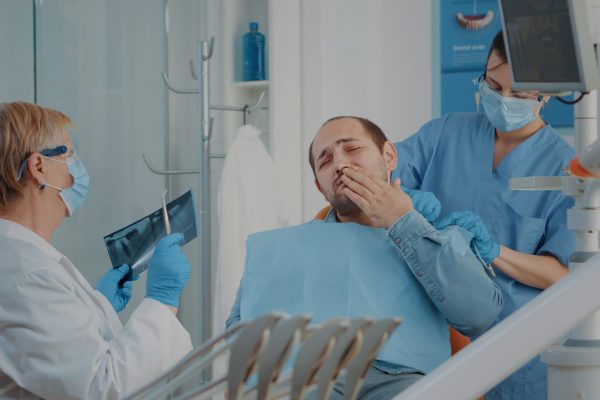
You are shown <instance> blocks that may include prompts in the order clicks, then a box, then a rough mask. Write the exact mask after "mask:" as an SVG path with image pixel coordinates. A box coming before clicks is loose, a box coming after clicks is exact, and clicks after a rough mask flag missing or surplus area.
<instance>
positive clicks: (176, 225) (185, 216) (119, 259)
mask: <svg viewBox="0 0 600 400" xmlns="http://www.w3.org/2000/svg"><path fill="white" fill-rule="evenodd" d="M157 203H158V204H160V202H159V201H158V198H157ZM167 213H168V215H169V220H170V222H171V231H172V232H173V233H181V234H182V235H183V244H187V243H188V242H190V241H191V240H192V239H194V238H196V237H197V236H198V233H197V230H196V212H195V203H194V199H193V196H192V191H191V190H188V191H187V192H186V193H184V194H182V195H181V196H179V197H178V198H176V199H175V200H173V201H171V202H169V203H168V204H167ZM164 236H165V224H164V219H163V213H162V208H159V209H158V210H156V211H154V212H153V213H152V214H150V215H147V216H146V217H144V218H142V219H140V220H137V221H135V222H134V223H132V224H130V225H127V226H126V227H124V228H121V229H119V230H118V231H115V232H113V233H111V234H110V235H107V236H105V237H104V244H105V245H106V249H107V250H108V255H109V257H110V261H111V263H112V265H113V268H118V267H120V266H121V265H123V264H128V265H129V266H130V267H131V270H130V273H129V275H128V276H127V277H125V280H130V279H131V278H133V277H135V276H137V275H139V274H140V273H142V272H144V271H145V270H146V269H147V268H148V264H149V263H150V258H152V254H154V249H155V247H156V244H157V243H158V241H159V240H160V239H161V238H163V237H164Z"/></svg>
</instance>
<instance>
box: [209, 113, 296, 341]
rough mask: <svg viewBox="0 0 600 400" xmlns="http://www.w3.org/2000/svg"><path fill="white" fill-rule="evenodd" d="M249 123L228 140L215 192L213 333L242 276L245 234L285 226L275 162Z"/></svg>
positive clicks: (221, 326) (222, 322)
mask: <svg viewBox="0 0 600 400" xmlns="http://www.w3.org/2000/svg"><path fill="white" fill-rule="evenodd" d="M260 134H261V132H260V131H259V130H258V129H256V128H255V127H254V126H252V125H244V126H242V127H241V128H239V129H238V131H237V133H236V137H235V139H234V141H233V143H232V144H231V146H229V149H228V151H227V156H226V158H225V164H224V165H223V173H222V175H221V181H220V182H219V189H218V193H217V216H218V221H219V228H220V230H219V241H218V243H219V244H218V254H217V265H216V268H215V290H214V308H213V333H214V334H215V335H216V334H219V333H221V332H223V329H224V328H225V321H226V319H227V317H228V316H229V312H230V311H231V306H232V305H233V302H234V300H235V293H236V291H237V288H238V286H239V283H240V279H241V278H242V273H243V269H244V260H245V255H246V237H247V236H248V235H249V234H251V233H254V232H259V231H264V230H267V229H273V228H277V227H281V226H283V223H284V218H283V211H282V210H283V207H282V204H281V198H282V196H281V194H280V192H279V189H278V187H277V178H276V173H275V165H274V163H273V160H272V158H271V156H270V155H269V153H268V151H267V149H266V148H265V146H264V145H263V143H262V141H261V139H260Z"/></svg>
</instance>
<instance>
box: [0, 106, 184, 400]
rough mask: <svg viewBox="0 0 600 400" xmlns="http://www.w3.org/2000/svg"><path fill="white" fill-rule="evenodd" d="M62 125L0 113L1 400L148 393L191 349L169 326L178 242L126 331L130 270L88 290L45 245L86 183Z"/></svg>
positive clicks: (161, 256) (38, 113) (31, 111)
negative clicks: (121, 282) (148, 387)
mask: <svg viewBox="0 0 600 400" xmlns="http://www.w3.org/2000/svg"><path fill="white" fill-rule="evenodd" d="M70 122H71V121H70V120H69V118H68V117H67V116H65V115H64V114H62V113H60V112H58V111H55V110H51V109H47V108H42V107H39V106H37V105H34V104H29V103H4V104H0V157H1V159H2V163H1V165H0V255H1V259H0V275H1V276H2V278H1V279H0V398H3V399H6V398H8V399H22V398H27V399H37V398H45V399H84V398H85V399H116V398H122V397H125V396H126V395H127V394H129V393H131V392H132V391H134V390H135V389H137V388H139V387H140V386H142V385H144V384H146V383H148V382H150V381H151V380H152V379H153V378H155V377H157V376H158V375H159V374H160V373H161V372H162V371H164V370H165V369H166V368H168V367H170V366H172V365H174V364H175V363H176V362H177V361H179V360H180V359H181V358H182V357H183V356H184V355H185V354H186V353H188V352H189V351H190V350H191V348H192V345H191V341H190V337H189V334H188V333H187V331H186V330H185V329H184V328H183V326H182V325H181V324H180V323H179V321H178V320H177V318H176V316H175V314H176V312H177V307H178V306H179V296H180V294H181V291H182V290H183V288H184V286H185V284H186V282H187V279H188V276H189V274H190V265H189V263H188V260H187V258H186V256H185V255H184V254H183V252H182V250H181V248H180V247H179V244H178V243H179V242H180V240H181V239H182V237H181V235H180V234H173V235H170V236H167V237H165V238H163V239H162V240H161V241H160V242H159V243H158V245H157V248H156V251H155V253H154V256H153V258H152V260H151V262H150V266H149V268H148V283H147V288H146V298H145V299H144V300H143V301H142V303H141V304H140V305H139V307H138V308H137V309H136V310H135V311H134V313H133V314H132V315H131V318H130V319H129V321H128V322H127V324H126V325H125V326H123V325H122V324H121V322H120V320H119V318H118V317H117V312H118V311H120V310H122V309H123V308H125V305H126V304H127V302H128V301H129V298H130V297H131V282H127V283H126V284H125V285H124V286H123V287H122V288H119V284H118V283H119V280H120V279H121V278H122V277H124V276H125V274H126V273H127V272H128V270H129V267H128V266H127V265H123V266H121V267H120V268H118V269H115V270H113V269H112V268H111V270H110V271H109V272H107V273H106V274H105V275H104V277H103V278H101V280H100V282H98V284H97V285H96V288H95V289H94V288H92V287H91V286H90V284H89V283H88V282H87V281H86V280H85V278H84V277H83V276H82V275H81V273H80V272H79V271H78V270H77V268H76V267H75V266H74V265H73V264H72V263H71V262H70V261H69V260H68V259H67V258H66V257H65V256H64V255H62V254H61V253H60V252H59V251H58V250H57V249H55V248H54V247H53V246H52V245H51V244H50V242H51V239H52V235H53V233H54V231H55V230H56V228H57V227H58V226H59V225H60V224H61V223H62V222H63V221H64V220H65V218H66V217H67V216H71V215H73V213H74V212H75V211H76V209H77V208H78V207H79V206H80V205H81V204H82V203H83V201H84V200H85V197H86V194H87V191H88V186H89V176H88V173H87V171H86V169H85V167H84V166H83V163H82V162H81V160H79V158H78V157H77V153H76V152H75V150H74V149H73V144H72V141H71V138H70V137H69V135H68V133H67V130H66V127H67V126H68V125H70Z"/></svg>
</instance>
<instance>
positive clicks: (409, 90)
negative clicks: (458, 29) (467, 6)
mask: <svg viewBox="0 0 600 400" xmlns="http://www.w3.org/2000/svg"><path fill="white" fill-rule="evenodd" d="M431 7H432V3H431V0H427V1H411V2H406V1H397V0H369V1H365V0H327V1H319V0H304V1H302V86H303V90H302V112H303V125H302V134H303V145H302V152H303V155H302V160H303V165H302V168H303V179H302V186H303V218H304V220H308V219H310V218H312V217H313V216H314V214H315V213H316V212H317V211H318V210H319V209H320V208H321V207H323V206H324V204H325V203H324V201H323V200H322V198H321V195H320V194H319V193H318V192H317V191H316V189H315V187H314V183H313V175H312V172H311V170H310V167H309V166H308V161H307V158H308V156H307V152H308V147H309V145H310V141H311V140H312V138H313V136H314V134H315V132H316V131H317V130H318V128H319V126H320V125H321V124H322V123H323V122H324V121H325V120H326V119H328V118H330V117H333V116H336V115H358V116H363V117H366V118H369V119H371V120H372V121H373V122H375V123H377V124H378V125H379V126H381V128H382V129H383V130H384V132H386V134H387V135H388V137H389V138H390V140H400V139H402V138H405V137H407V136H409V135H410V134H412V133H414V132H415V131H416V130H417V129H418V128H419V127H420V126H421V125H422V124H423V123H424V122H426V121H428V120H429V119H430V118H431V117H432V107H433V106H432V99H431V93H432V86H431V85H432V83H431V77H432V73H431V65H432V51H431V15H432V14H431V13H432V9H431Z"/></svg>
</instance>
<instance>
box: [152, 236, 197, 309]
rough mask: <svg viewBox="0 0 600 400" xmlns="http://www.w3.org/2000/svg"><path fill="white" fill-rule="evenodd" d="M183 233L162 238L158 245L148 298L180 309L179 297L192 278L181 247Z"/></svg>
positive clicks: (153, 259)
mask: <svg viewBox="0 0 600 400" xmlns="http://www.w3.org/2000/svg"><path fill="white" fill-rule="evenodd" d="M182 240H183V235H182V234H181V233H174V234H172V235H169V236H165V237H164V238H162V239H161V240H160V241H159V242H158V244H157V245H156V249H155V250H154V254H153V255H152V259H151V260H150V264H149V265H148V280H147V284H146V297H149V298H151V299H154V300H157V301H160V302H161V303H163V304H166V305H169V306H173V307H179V297H180V296H181V292H182V291H183V288H184V287H185V284H186V283H187V281H188V279H189V277H190V272H191V268H190V263H189V261H188V259H187V257H186V256H185V254H184V253H183V251H182V250H181V246H180V245H179V244H180V243H181V241H182Z"/></svg>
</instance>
